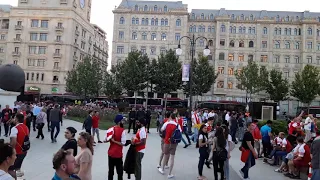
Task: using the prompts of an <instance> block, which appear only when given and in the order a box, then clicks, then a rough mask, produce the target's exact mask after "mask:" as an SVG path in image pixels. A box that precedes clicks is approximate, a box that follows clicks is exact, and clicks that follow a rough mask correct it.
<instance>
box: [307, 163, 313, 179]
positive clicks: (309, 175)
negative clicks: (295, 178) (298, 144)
mask: <svg viewBox="0 0 320 180" xmlns="http://www.w3.org/2000/svg"><path fill="white" fill-rule="evenodd" d="M311 177H312V166H311V164H310V166H309V173H308V180H311Z"/></svg>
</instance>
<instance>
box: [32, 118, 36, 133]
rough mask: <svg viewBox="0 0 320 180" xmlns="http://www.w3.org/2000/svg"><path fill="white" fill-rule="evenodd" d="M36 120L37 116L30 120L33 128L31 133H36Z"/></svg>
mask: <svg viewBox="0 0 320 180" xmlns="http://www.w3.org/2000/svg"><path fill="white" fill-rule="evenodd" d="M36 120H37V115H34V116H33V118H32V127H33V131H36V124H37V123H36Z"/></svg>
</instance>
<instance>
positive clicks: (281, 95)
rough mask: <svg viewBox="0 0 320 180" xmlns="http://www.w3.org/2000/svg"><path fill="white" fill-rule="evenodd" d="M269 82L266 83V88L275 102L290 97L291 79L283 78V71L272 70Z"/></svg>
mask: <svg viewBox="0 0 320 180" xmlns="http://www.w3.org/2000/svg"><path fill="white" fill-rule="evenodd" d="M269 74H270V77H269V79H268V83H267V84H266V85H265V90H266V92H267V93H268V95H269V96H270V99H271V100H273V101H274V102H279V101H284V100H287V99H288V95H289V88H290V85H289V81H288V79H286V78H283V76H282V72H280V71H278V70H275V69H273V70H271V71H270V73H269Z"/></svg>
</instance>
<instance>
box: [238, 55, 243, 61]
mask: <svg viewBox="0 0 320 180" xmlns="http://www.w3.org/2000/svg"><path fill="white" fill-rule="evenodd" d="M238 61H240V62H243V61H244V55H242V54H241V55H239V56H238Z"/></svg>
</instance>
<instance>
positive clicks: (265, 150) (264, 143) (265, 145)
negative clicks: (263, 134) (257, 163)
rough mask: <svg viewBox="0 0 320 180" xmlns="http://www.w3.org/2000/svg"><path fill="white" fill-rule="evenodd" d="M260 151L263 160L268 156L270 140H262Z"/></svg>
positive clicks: (270, 146)
mask: <svg viewBox="0 0 320 180" xmlns="http://www.w3.org/2000/svg"><path fill="white" fill-rule="evenodd" d="M262 149H263V155H264V158H267V157H268V156H269V155H270V152H271V149H272V145H271V142H270V140H262Z"/></svg>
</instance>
